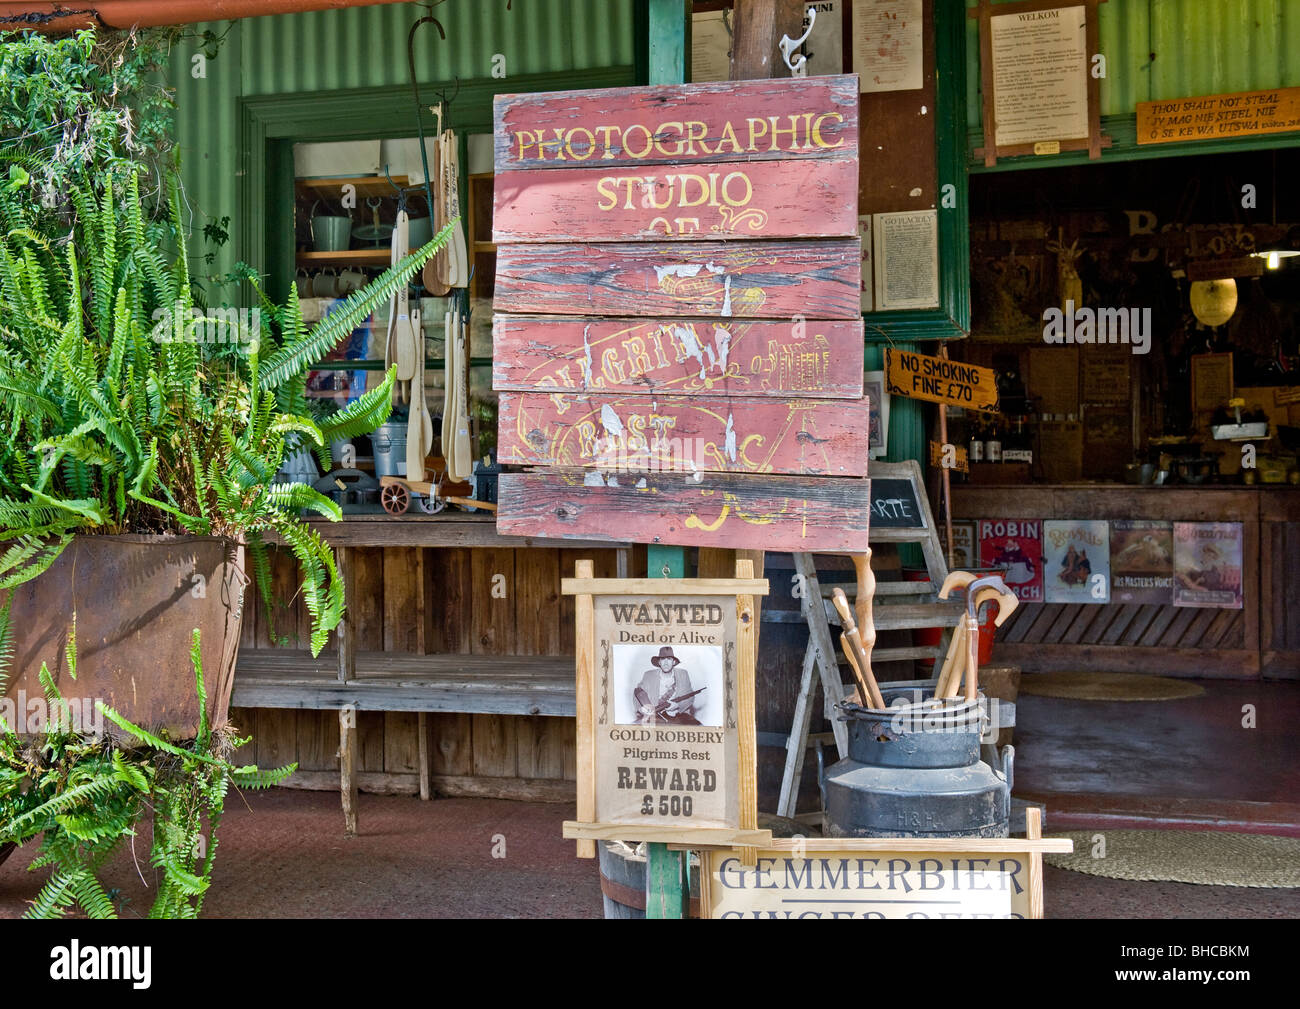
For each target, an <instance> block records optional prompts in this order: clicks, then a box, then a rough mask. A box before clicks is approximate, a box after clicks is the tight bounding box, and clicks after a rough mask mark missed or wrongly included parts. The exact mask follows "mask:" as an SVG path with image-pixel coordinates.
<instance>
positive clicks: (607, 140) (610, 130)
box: [596, 126, 618, 161]
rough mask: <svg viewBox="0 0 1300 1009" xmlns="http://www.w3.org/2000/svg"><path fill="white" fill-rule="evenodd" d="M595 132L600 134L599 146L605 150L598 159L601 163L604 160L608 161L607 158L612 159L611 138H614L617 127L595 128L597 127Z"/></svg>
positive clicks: (612, 145) (612, 144)
mask: <svg viewBox="0 0 1300 1009" xmlns="http://www.w3.org/2000/svg"><path fill="white" fill-rule="evenodd" d="M596 130H597V131H598V132H599V133H600V136H601V146H602V147H603V148H604V149H605V153H604V154H602V155H601V156H600V157H601V160H602V161H603V160H606V159H608V158H613V157H614V141H613V140H612V139H611V138H612V137H613V136H614V134H615V133H617V132H618V127H617V126H597V127H596Z"/></svg>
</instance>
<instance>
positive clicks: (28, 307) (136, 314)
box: [0, 145, 454, 654]
mask: <svg viewBox="0 0 1300 1009" xmlns="http://www.w3.org/2000/svg"><path fill="white" fill-rule="evenodd" d="M3 157H4V158H7V159H8V160H10V161H11V162H12V165H11V169H10V181H9V184H8V185H0V232H2V233H0V430H3V432H4V434H5V437H4V438H3V439H0V589H6V588H12V587H14V586H15V585H18V584H21V583H22V582H25V581H27V580H29V579H31V578H34V577H36V576H37V575H39V574H40V573H41V572H42V571H44V570H45V569H46V568H48V567H49V565H50V564H51V563H53V561H54V560H55V559H56V558H57V557H58V555H59V553H60V552H61V551H62V550H63V548H64V547H65V546H66V545H67V544H68V543H69V542H70V541H71V539H72V537H73V536H75V535H78V534H99V533H104V534H114V533H127V532H130V533H190V534H196V535H214V536H224V537H230V538H235V539H242V540H243V541H245V542H246V544H247V547H248V551H249V555H250V562H251V567H252V569H253V573H254V577H255V580H256V582H257V585H258V589H259V591H260V594H261V596H262V599H263V601H264V603H265V604H266V606H267V609H268V613H269V612H270V606H271V601H272V593H271V579H270V563H269V558H268V555H267V537H269V536H274V537H276V538H277V539H279V540H280V541H281V542H282V543H283V544H285V545H286V546H287V547H288V548H289V549H290V550H292V552H293V554H294V556H295V557H296V558H297V561H298V563H299V566H300V570H301V572H302V584H301V592H302V595H303V598H304V600H305V603H306V606H307V609H308V611H309V612H310V614H311V618H312V632H311V650H312V653H313V654H319V652H320V650H321V648H322V647H323V646H324V644H325V641H326V639H327V637H328V634H329V632H330V631H331V630H332V629H333V628H334V627H336V626H337V625H338V623H339V620H340V618H341V616H342V612H343V605H344V600H343V588H342V584H341V581H340V579H339V574H338V569H337V566H336V563H335V557H334V552H333V550H332V549H331V548H330V546H329V545H328V544H327V543H326V542H325V540H324V539H323V538H322V537H321V536H320V534H319V533H318V532H317V531H316V530H314V529H313V528H311V527H310V526H309V525H308V524H306V523H305V522H304V521H303V520H302V517H301V516H302V515H303V513H304V511H310V512H315V513H317V514H320V515H323V516H326V517H327V518H330V519H334V520H338V519H340V518H341V517H342V516H341V512H340V509H339V507H338V506H337V505H336V504H335V503H334V502H333V501H331V500H330V499H329V498H327V497H325V496H324V495H322V494H320V493H318V492H317V491H315V490H314V489H312V488H311V487H310V486H307V485H305V484H296V483H288V484H286V483H276V482H275V476H276V473H277V471H278V470H279V469H280V468H281V466H282V464H283V463H284V461H285V458H286V456H287V455H288V454H290V453H291V452H293V451H296V450H297V449H298V448H300V447H304V446H306V447H311V448H313V449H315V450H317V451H318V452H323V451H325V447H326V446H327V445H328V444H329V442H330V441H332V440H334V439H337V438H350V437H354V436H356V435H358V434H363V433H366V432H368V431H373V430H374V429H375V428H376V427H378V426H379V424H381V423H383V422H384V421H385V420H386V419H387V417H388V413H389V410H390V408H391V407H390V404H391V393H392V386H393V380H394V375H393V372H391V371H390V372H389V374H388V375H387V376H386V377H385V379H384V381H383V383H382V384H381V385H379V387H377V388H375V389H372V390H370V391H368V392H367V393H365V394H364V395H363V396H362V397H361V398H360V399H358V400H357V401H356V402H355V403H353V404H351V405H350V406H349V407H348V408H347V409H345V410H343V411H341V412H339V413H337V414H335V415H334V416H333V417H331V418H329V420H328V421H326V422H322V423H318V422H317V421H315V420H313V419H312V418H311V417H310V416H309V411H308V409H307V405H306V377H307V372H308V369H309V368H310V366H311V365H312V364H313V363H314V362H315V361H318V360H320V359H321V358H322V357H323V356H324V355H325V354H326V353H327V352H328V351H329V350H330V349H332V348H333V347H335V346H336V345H337V344H338V343H339V342H340V341H341V340H343V339H344V338H345V337H346V336H347V335H348V334H349V333H350V332H351V331H352V330H353V329H355V328H356V327H357V326H358V325H359V324H360V323H361V322H362V320H364V319H365V318H366V317H367V316H368V315H369V314H370V313H371V312H372V311H373V310H374V309H375V308H376V307H377V306H379V305H380V304H382V303H384V302H386V301H388V299H389V298H390V297H391V296H392V294H393V293H394V292H395V291H396V290H398V288H399V287H400V286H401V285H404V284H406V283H407V282H408V281H409V280H410V278H411V276H412V275H414V274H415V273H416V272H417V271H418V270H419V269H420V268H421V267H422V266H423V265H424V263H425V261H426V260H428V259H429V258H430V257H431V256H432V255H433V254H434V253H435V252H436V251H437V250H438V249H439V248H441V247H442V246H443V245H444V244H445V243H446V241H447V240H448V238H449V236H450V234H451V230H452V227H453V224H454V222H453V224H448V225H447V227H445V228H443V229H442V230H441V231H440V232H439V233H438V235H437V236H435V238H434V240H433V241H431V242H430V243H429V244H427V245H426V246H424V247H423V248H422V249H419V250H417V251H415V252H413V253H411V254H410V255H409V256H407V257H406V258H405V259H403V260H402V261H401V262H400V263H398V264H396V265H394V266H392V267H390V268H389V269H388V270H386V271H385V272H384V273H383V274H382V275H381V276H379V277H378V278H377V279H375V280H374V281H373V282H371V283H370V284H368V285H367V286H365V287H363V288H361V289H360V290H358V291H356V292H354V293H353V294H352V295H350V296H349V297H348V298H347V300H346V301H345V302H344V303H343V304H341V305H340V306H338V308H337V309H336V310H335V311H333V312H331V313H330V314H329V315H328V316H326V317H325V318H324V319H323V320H322V321H321V322H319V323H318V324H316V325H315V326H314V327H312V328H310V329H308V328H307V326H305V325H304V323H303V319H302V313H301V311H300V310H299V306H298V299H297V293H296V291H295V290H294V289H293V287H292V285H291V286H290V289H289V298H288V302H287V304H285V305H281V306H277V305H272V304H271V303H270V302H269V301H268V300H267V298H266V295H265V293H264V292H263V291H262V290H261V287H260V285H259V284H257V282H256V280H254V281H253V283H252V286H253V290H254V293H255V296H256V299H257V309H256V311H254V312H248V313H245V314H244V315H243V316H239V315H238V314H236V315H235V316H234V318H233V319H232V317H231V314H230V313H226V315H225V317H224V318H222V317H217V318H212V317H207V316H203V315H202V314H201V313H200V312H199V311H198V310H197V309H196V307H195V299H194V293H193V291H192V289H191V286H190V278H189V267H188V263H187V259H186V252H185V241H184V232H183V229H182V225H181V222H182V216H181V200H180V195H179V187H178V182H177V177H178V176H177V171H176V169H175V167H174V166H173V168H172V169H171V170H170V171H169V172H168V177H167V188H166V193H167V197H166V200H165V206H162V207H158V208H147V207H145V206H144V204H143V202H142V199H141V195H140V176H139V174H128V175H127V179H128V181H127V184H126V187H125V191H123V192H118V191H117V190H116V189H115V187H114V185H113V182H112V176H110V175H102V176H99V177H98V178H96V179H94V180H81V181H76V182H72V183H69V190H68V192H67V206H66V209H65V215H64V220H65V225H64V228H65V230H64V231H63V232H62V233H56V234H52V233H51V229H50V227H49V225H48V211H46V210H44V209H43V208H42V207H41V205H40V200H39V199H38V194H37V192H36V190H35V186H34V182H33V181H32V178H33V177H32V175H31V174H30V173H28V172H27V171H26V170H25V169H23V168H21V166H20V164H19V162H22V161H23V160H24V157H25V156H24V155H23V153H22V151H21V150H20V149H17V148H15V147H14V146H13V145H11V146H10V147H9V148H8V149H7V150H6V151H5V152H4V153H3ZM32 157H33V158H34V157H35V155H32ZM42 225H44V227H42ZM167 249H171V250H174V251H173V252H171V253H170V254H167V253H164V251H163V250H167ZM250 319H251V320H252V322H251V323H250V322H248V321H247V320H250Z"/></svg>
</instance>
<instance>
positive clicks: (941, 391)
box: [885, 347, 998, 413]
mask: <svg viewBox="0 0 1300 1009" xmlns="http://www.w3.org/2000/svg"><path fill="white" fill-rule="evenodd" d="M885 391H886V392H888V393H889V394H890V395H891V396H904V397H907V398H909V399H923V400H926V401H928V402H931V403H950V404H952V405H953V406H960V407H962V408H964V409H967V410H978V411H981V412H985V413H989V412H994V411H996V410H997V408H998V375H997V372H996V371H994V370H993V369H992V368H982V367H980V366H979V365H975V364H966V363H965V362H963V361H953V360H951V359H949V358H945V357H934V356H931V355H929V354H918V353H917V352H916V351H913V350H895V349H894V348H892V347H886V348H885Z"/></svg>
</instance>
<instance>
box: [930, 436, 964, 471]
mask: <svg viewBox="0 0 1300 1009" xmlns="http://www.w3.org/2000/svg"><path fill="white" fill-rule="evenodd" d="M930 465H931V466H941V467H942V468H944V469H955V470H956V471H957V472H958V473H969V472H970V458H969V457H968V456H967V454H966V449H964V448H963V447H962V446H960V445H953V444H947V445H945V444H943V443H942V442H937V441H932V442H930Z"/></svg>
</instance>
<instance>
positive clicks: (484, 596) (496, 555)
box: [470, 549, 519, 655]
mask: <svg viewBox="0 0 1300 1009" xmlns="http://www.w3.org/2000/svg"><path fill="white" fill-rule="evenodd" d="M470 572H471V574H470V600H471V602H470V650H471V651H472V652H473V653H474V654H475V655H513V654H515V643H516V640H517V637H516V636H517V633H518V622H517V621H516V619H515V596H516V595H517V593H518V590H519V586H518V583H517V581H516V579H515V552H514V551H513V550H496V549H482V550H474V551H472V552H471V555H470Z"/></svg>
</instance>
